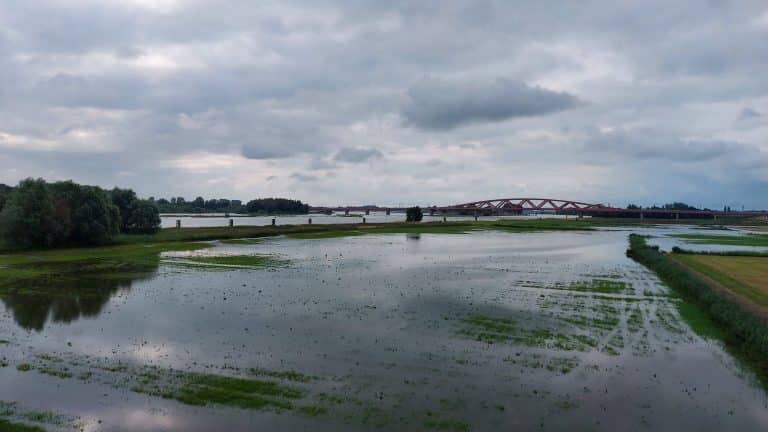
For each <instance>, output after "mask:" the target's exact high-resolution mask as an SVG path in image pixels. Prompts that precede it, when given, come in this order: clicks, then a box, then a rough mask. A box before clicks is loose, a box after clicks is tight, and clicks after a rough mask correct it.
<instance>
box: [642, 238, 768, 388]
mask: <svg viewBox="0 0 768 432" xmlns="http://www.w3.org/2000/svg"><path fill="white" fill-rule="evenodd" d="M629 242H630V246H629V249H628V250H627V255H628V256H629V257H630V258H632V259H634V260H635V261H637V262H639V263H641V264H643V265H645V266H646V267H648V268H649V269H651V270H652V271H654V272H655V273H656V274H657V275H658V276H659V278H660V279H661V280H662V281H664V282H665V283H666V284H667V285H669V286H670V287H671V288H672V289H674V290H675V291H677V292H678V293H679V294H680V296H681V297H682V298H683V300H684V301H683V302H682V303H681V304H680V309H681V310H680V313H681V315H682V316H683V318H684V319H686V320H687V321H689V325H691V327H692V328H693V329H694V331H697V333H699V334H700V335H702V336H705V337H713V336H715V335H717V336H719V337H717V338H718V339H721V340H722V341H723V342H724V343H725V345H726V346H727V347H728V348H729V349H730V350H731V351H732V352H733V353H734V354H735V355H736V356H737V357H739V358H741V359H742V360H744V361H745V362H746V363H747V364H749V365H750V366H751V367H752V368H753V369H754V370H755V372H756V373H757V375H758V378H759V379H760V381H761V382H762V384H763V386H764V387H768V323H767V322H766V319H765V318H766V317H765V315H764V314H763V313H762V312H761V311H762V310H763V309H762V305H759V304H757V303H752V304H749V303H748V302H749V301H751V300H750V298H749V297H738V293H736V292H733V291H731V290H730V289H729V288H728V286H725V285H723V284H721V283H720V282H718V280H716V279H714V278H712V277H705V275H702V274H701V272H699V271H698V270H697V269H694V268H692V267H690V266H689V265H687V263H689V262H692V258H691V256H695V255H689V254H679V255H678V254H671V255H670V254H666V253H664V252H661V251H660V250H659V249H658V247H652V246H649V245H648V244H647V243H646V240H645V237H643V236H640V235H636V234H631V235H630V238H629ZM676 255H677V256H676ZM706 256H711V255H706ZM741 285H743V284H741ZM737 297H738V298H737ZM690 305H694V306H696V309H695V310H694V309H691V308H690ZM712 325H714V326H715V327H716V329H717V331H711V330H712V329H711V326H712ZM702 330H703V331H702Z"/></svg>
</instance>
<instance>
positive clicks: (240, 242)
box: [220, 238, 264, 245]
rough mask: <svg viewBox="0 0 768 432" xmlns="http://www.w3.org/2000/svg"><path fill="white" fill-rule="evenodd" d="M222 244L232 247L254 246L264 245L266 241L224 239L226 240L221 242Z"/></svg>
mask: <svg viewBox="0 0 768 432" xmlns="http://www.w3.org/2000/svg"><path fill="white" fill-rule="evenodd" d="M220 242H221V243H223V244H230V245H254V244H260V243H264V239H259V238H250V239H249V238H245V239H224V240H220Z"/></svg>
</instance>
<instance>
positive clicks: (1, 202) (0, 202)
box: [0, 183, 13, 210]
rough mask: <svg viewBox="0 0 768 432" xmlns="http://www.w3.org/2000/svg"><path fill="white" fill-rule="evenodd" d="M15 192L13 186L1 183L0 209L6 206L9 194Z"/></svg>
mask: <svg viewBox="0 0 768 432" xmlns="http://www.w3.org/2000/svg"><path fill="white" fill-rule="evenodd" d="M11 192H13V188H12V187H10V186H8V185H4V184H2V183H0V210H2V209H3V207H4V206H5V202H6V201H7V200H8V195H10V194H11Z"/></svg>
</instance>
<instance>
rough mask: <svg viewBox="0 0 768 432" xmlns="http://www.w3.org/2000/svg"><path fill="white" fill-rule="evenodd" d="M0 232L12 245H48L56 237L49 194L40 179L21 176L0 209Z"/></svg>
mask: <svg viewBox="0 0 768 432" xmlns="http://www.w3.org/2000/svg"><path fill="white" fill-rule="evenodd" d="M0 230H2V232H0V234H2V236H3V238H4V239H5V240H6V241H8V242H9V243H11V244H13V245H18V246H51V245H54V244H55V243H56V242H57V240H58V237H59V231H60V230H59V227H58V224H57V223H56V220H55V218H54V206H53V197H52V196H51V191H50V190H49V189H48V185H47V184H46V183H45V180H43V179H36V180H35V179H31V178H28V179H26V180H22V181H21V182H19V185H18V187H16V188H15V189H14V190H13V192H12V193H11V194H10V195H9V196H8V200H7V202H6V204H5V206H4V207H3V210H2V212H0Z"/></svg>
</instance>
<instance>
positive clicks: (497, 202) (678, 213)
mask: <svg viewBox="0 0 768 432" xmlns="http://www.w3.org/2000/svg"><path fill="white" fill-rule="evenodd" d="M405 210H406V208H405V207H379V206H336V207H311V208H310V211H312V212H317V213H333V212H337V213H341V212H343V213H345V214H347V215H349V213H350V212H359V213H365V214H370V213H371V212H384V213H386V214H390V213H391V212H404V211H405ZM423 210H425V211H426V212H428V213H429V214H430V215H435V214H449V213H461V214H471V215H475V216H478V215H497V214H524V213H527V214H531V213H533V214H536V213H539V214H541V213H544V214H561V215H575V216H579V217H581V216H598V217H599V216H609V217H610V216H614V217H616V216H623V217H637V218H640V219H643V218H645V217H649V218H662V219H680V218H698V219H705V218H714V219H717V218H718V217H755V216H768V212H766V211H735V212H734V211H729V212H723V211H714V210H673V209H658V208H655V209H644V208H634V209H624V208H618V207H611V206H607V205H604V204H590V203H585V202H580V201H571V200H562V199H554V198H499V199H492V200H484V201H474V202H468V203H463V204H452V205H447V206H432V207H423Z"/></svg>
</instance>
